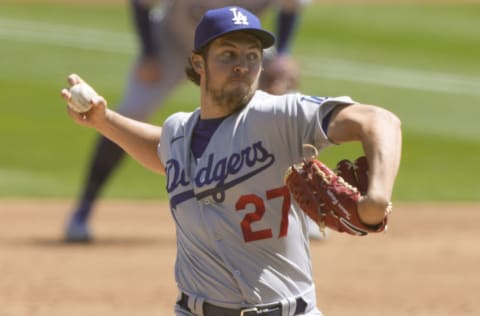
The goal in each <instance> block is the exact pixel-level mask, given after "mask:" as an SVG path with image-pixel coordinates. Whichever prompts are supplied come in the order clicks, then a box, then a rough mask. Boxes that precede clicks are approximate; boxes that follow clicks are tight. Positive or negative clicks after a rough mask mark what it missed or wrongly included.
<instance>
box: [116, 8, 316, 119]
mask: <svg viewBox="0 0 480 316" xmlns="http://www.w3.org/2000/svg"><path fill="white" fill-rule="evenodd" d="M304 2H306V1H305V0H240V1H232V0H202V1H198V0H165V1H159V4H158V7H157V9H155V10H153V12H154V14H152V18H151V23H153V24H154V30H153V31H154V33H155V36H154V39H155V40H157V41H158V46H159V47H160V51H159V56H158V62H159V63H158V67H159V71H160V73H161V74H162V80H160V81H158V82H155V83H145V82H143V81H141V80H139V79H138V78H137V76H135V75H134V71H135V67H136V66H135V65H134V66H133V69H132V70H131V71H130V75H129V78H128V81H127V83H126V87H125V95H124V98H123V100H122V102H121V103H120V105H119V107H118V109H117V111H118V112H119V113H122V114H124V115H126V116H128V117H131V118H134V119H138V120H142V121H145V120H147V118H148V117H150V116H151V115H152V113H153V112H154V111H155V110H156V109H157V108H158V107H159V106H160V105H161V104H162V103H163V102H164V100H165V98H167V97H168V96H169V95H170V93H171V92H172V91H173V90H174V89H175V88H176V87H177V86H178V85H179V84H180V83H181V82H182V81H183V80H184V79H185V73H184V69H185V65H186V62H187V58H188V56H189V55H190V53H191V52H192V48H193V36H194V31H195V27H196V26H197V24H198V22H199V21H200V18H201V17H202V15H203V14H204V13H205V12H206V11H207V10H209V9H212V8H219V7H224V6H228V5H241V6H242V7H244V8H246V9H248V10H250V11H251V12H252V13H254V14H255V15H257V16H259V15H260V16H261V15H262V14H263V13H264V12H265V11H266V9H267V8H272V7H275V6H279V5H280V4H281V3H283V4H284V5H288V6H301V5H303V4H304ZM155 12H156V13H155Z"/></svg>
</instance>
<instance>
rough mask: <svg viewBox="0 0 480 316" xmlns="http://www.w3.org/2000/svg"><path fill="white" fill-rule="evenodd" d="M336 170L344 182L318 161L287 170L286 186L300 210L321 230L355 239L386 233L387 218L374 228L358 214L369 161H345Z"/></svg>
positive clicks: (363, 158)
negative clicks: (344, 234)
mask: <svg viewBox="0 0 480 316" xmlns="http://www.w3.org/2000/svg"><path fill="white" fill-rule="evenodd" d="M336 170H337V172H339V173H341V174H342V175H343V176H345V179H344V178H343V177H341V176H339V175H337V174H336V173H335V172H334V171H333V170H331V169H330V168H328V167H327V166H326V165H325V164H323V163H322V162H321V161H319V160H317V159H314V158H310V159H304V161H303V162H302V163H300V164H297V165H293V166H290V167H289V168H288V169H287V172H286V175H285V183H286V184H287V187H288V188H289V190H290V193H291V194H292V196H293V198H294V200H295V201H296V202H297V204H298V205H299V206H300V208H301V209H302V210H303V211H304V212H305V213H306V214H307V215H308V216H309V217H310V218H312V219H313V220H314V221H315V222H316V223H318V225H319V226H320V229H321V230H323V229H324V228H325V227H328V228H330V229H332V230H336V231H338V232H346V233H348V234H351V235H356V236H364V235H367V234H368V233H371V232H381V231H384V230H385V229H386V225H387V216H385V219H384V221H383V222H382V223H380V224H378V225H374V226H371V225H366V224H364V223H362V221H361V220H360V217H359V215H358V202H359V201H360V200H361V198H362V194H364V193H365V192H366V191H367V188H368V175H367V170H368V164H367V160H366V158H365V157H360V158H358V159H357V160H356V161H354V162H351V161H349V160H342V161H340V162H339V163H338V164H337V168H336Z"/></svg>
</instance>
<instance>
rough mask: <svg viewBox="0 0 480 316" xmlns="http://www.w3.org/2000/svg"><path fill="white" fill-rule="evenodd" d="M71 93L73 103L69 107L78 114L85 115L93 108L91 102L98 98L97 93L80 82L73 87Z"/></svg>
mask: <svg viewBox="0 0 480 316" xmlns="http://www.w3.org/2000/svg"><path fill="white" fill-rule="evenodd" d="M70 93H71V94H72V101H71V102H70V103H69V106H70V107H71V108H72V109H73V110H74V111H75V112H78V113H84V112H87V111H88V110H90V108H91V107H92V105H91V104H90V101H91V100H92V99H93V98H94V97H95V96H97V92H95V90H93V88H92V87H90V86H89V85H88V84H86V83H85V82H80V83H77V84H76V85H74V86H72V87H71V88H70Z"/></svg>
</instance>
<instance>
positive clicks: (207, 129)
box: [190, 116, 227, 159]
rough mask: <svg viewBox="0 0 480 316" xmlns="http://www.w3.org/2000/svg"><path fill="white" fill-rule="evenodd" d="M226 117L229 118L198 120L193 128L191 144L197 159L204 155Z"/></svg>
mask: <svg viewBox="0 0 480 316" xmlns="http://www.w3.org/2000/svg"><path fill="white" fill-rule="evenodd" d="M225 118H227V116H224V117H220V118H214V119H206V120H202V119H199V120H198V122H197V124H196V125H195V128H194V129H193V137H192V143H191V144H190V149H191V150H192V153H193V157H195V159H198V158H200V157H201V156H202V154H203V152H204V151H205V148H207V145H208V142H209V141H210V138H211V137H212V135H213V133H215V131H216V130H217V128H218V126H219V125H220V123H222V122H223V120H224V119H225Z"/></svg>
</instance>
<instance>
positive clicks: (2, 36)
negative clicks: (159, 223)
mask: <svg viewBox="0 0 480 316" xmlns="http://www.w3.org/2000/svg"><path fill="white" fill-rule="evenodd" d="M72 8H73V9H72ZM270 18H271V15H269V16H267V17H266V25H270V24H271V23H270ZM7 19H8V21H9V23H10V24H8V25H7V24H5V23H6V22H5V21H7ZM12 21H14V22H15V21H17V22H18V21H21V22H22V23H20V24H12ZM26 21H29V22H30V23H33V25H34V26H36V27H33V28H32V27H30V29H29V31H28V32H27V33H28V34H27V35H28V36H26V35H25V30H24V28H25V24H24V22H26ZM15 23H16V22H15ZM12 25H13V26H12ZM19 25H20V26H21V27H20V26H19ZM66 26H70V27H73V29H72V30H77V31H78V32H81V31H82V30H83V29H84V28H87V29H93V30H96V29H97V30H101V31H109V32H114V33H115V34H121V35H122V37H121V38H120V39H119V38H117V37H115V36H113V37H100V38H96V37H95V36H93V37H91V36H90V35H88V34H89V33H80V34H83V35H82V38H79V39H78V40H79V41H80V42H82V43H84V45H83V46H82V47H78V45H74V44H73V45H72V44H70V45H69V44H67V43H71V38H68V35H69V33H68V32H67V37H66V38H65V41H64V42H62V41H61V40H59V34H61V31H62V30H64V29H65V27H66ZM8 27H10V28H11V30H9V32H5V29H8ZM55 28H58V31H56V30H55ZM22 30H23V31H22ZM34 31H36V32H34ZM72 32H73V31H72ZM101 34H104V35H105V34H106V33H101ZM52 38H53V39H52ZM479 39H480V5H475V4H470V5H466V4H463V5H460V4H458V5H457V4H450V5H414V4H408V5H407V4H402V5H322V6H319V5H311V6H309V7H308V9H307V10H305V14H304V17H303V19H302V22H301V24H300V26H299V33H298V36H297V37H296V39H295V45H294V49H293V54H295V55H296V56H297V57H298V58H299V60H300V62H301V65H302V69H303V70H304V74H303V76H302V82H301V86H302V91H303V92H306V93H309V94H316V95H331V96H333V95H350V96H351V97H353V98H354V99H356V100H358V101H360V102H364V103H371V104H378V105H381V106H384V107H386V108H388V109H390V110H392V111H393V112H395V113H396V114H397V115H398V116H399V117H400V118H401V119H402V125H403V132H404V136H403V157H402V164H401V169H400V173H399V176H398V181H397V185H396V187H395V192H394V199H395V200H397V201H434V200H437V201H447V200H448V201H479V200H480V184H479V182H478V181H477V179H476V178H478V174H479V171H478V170H479V169H478V167H477V160H478V158H477V156H476V155H477V153H478V152H479V151H480V150H479V149H480V126H479V123H478V118H479V117H480V102H479V101H480V63H479V62H478V56H480V40H479ZM105 43H106V44H105ZM136 45H137V43H136V41H135V38H134V36H133V33H132V29H131V25H130V16H129V12H128V11H127V8H126V7H124V6H119V7H113V6H99V5H95V6H94V7H90V6H87V5H78V6H74V7H71V6H61V5H44V4H42V5H19V4H0V56H1V58H0V70H1V71H0V104H1V115H0V145H1V148H2V150H1V152H0V197H12V196H14V197H74V196H75V195H77V194H78V192H79V190H80V184H81V182H82V181H83V177H84V172H85V171H86V168H87V164H88V159H89V157H90V153H91V151H92V149H93V148H92V146H93V144H94V142H95V140H96V137H97V136H96V134H95V132H94V131H92V130H86V129H85V128H81V127H79V126H76V125H75V124H73V123H72V122H71V121H70V120H69V118H68V117H67V116H66V114H65V110H64V107H65V105H64V103H63V102H62V100H61V99H60V97H59V92H60V89H61V88H62V87H64V86H65V77H66V75H67V74H68V73H71V72H77V73H79V74H81V75H82V76H83V77H85V78H87V79H88V80H89V81H90V82H91V83H92V84H93V85H94V86H95V88H96V89H97V90H98V91H100V92H101V93H102V94H103V95H104V96H106V97H107V99H108V100H109V103H110V105H111V106H112V107H114V106H115V104H116V103H117V102H119V100H120V98H121V96H122V89H123V86H124V80H125V75H126V73H127V71H128V69H129V66H130V62H131V60H132V58H133V56H134V52H135V47H136ZM384 71H386V73H384ZM402 76H406V78H404V79H402ZM422 78H423V79H422ZM420 79H422V80H423V81H422V80H420ZM437 79H438V81H439V82H438V84H436V80H437ZM476 88H478V90H477V89H476ZM197 105H198V91H197V89H196V88H195V87H193V85H190V84H188V83H186V84H185V85H183V86H182V87H181V88H180V89H178V90H177V91H176V92H175V93H174V95H172V96H171V97H170V99H169V100H168V102H167V104H166V106H165V107H163V108H162V109H161V110H159V111H158V112H157V113H156V115H155V116H154V117H153V118H152V121H154V122H157V123H159V124H160V123H161V122H162V121H163V120H164V119H165V117H166V116H167V115H169V114H170V113H172V112H174V111H179V110H182V111H183V110H190V109H193V108H194V107H196V106H197ZM358 154H360V147H359V146H358V144H349V145H346V146H335V147H331V148H328V149H327V150H325V152H324V153H323V154H322V157H323V159H324V160H325V161H326V162H327V163H328V164H329V165H333V164H334V163H335V162H336V161H337V160H338V159H340V158H343V157H352V158H353V157H354V156H355V155H358ZM164 186H165V181H164V178H163V177H160V176H157V175H155V174H153V173H151V172H149V171H147V170H145V169H144V168H142V167H141V166H139V165H138V164H137V163H136V162H134V161H132V160H131V159H127V160H125V161H124V163H123V167H122V168H120V169H118V170H117V172H116V173H115V175H114V177H113V178H112V179H111V181H110V182H109V184H108V185H107V187H106V188H105V191H104V196H107V197H115V198H159V197H161V198H164V197H165V190H164Z"/></svg>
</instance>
